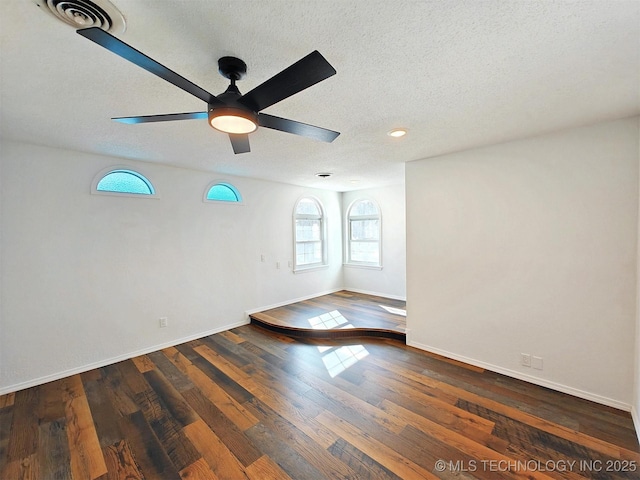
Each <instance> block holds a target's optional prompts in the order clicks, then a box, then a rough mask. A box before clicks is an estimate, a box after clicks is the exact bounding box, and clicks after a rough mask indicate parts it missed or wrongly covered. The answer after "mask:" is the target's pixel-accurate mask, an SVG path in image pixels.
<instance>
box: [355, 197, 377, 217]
mask: <svg viewBox="0 0 640 480" xmlns="http://www.w3.org/2000/svg"><path fill="white" fill-rule="evenodd" d="M350 215H351V216H357V215H378V209H377V208H376V205H375V203H373V202H372V201H370V200H360V201H359V202H357V203H355V204H354V205H353V207H351V212H350Z"/></svg>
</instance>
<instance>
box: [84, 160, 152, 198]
mask: <svg viewBox="0 0 640 480" xmlns="http://www.w3.org/2000/svg"><path fill="white" fill-rule="evenodd" d="M114 170H129V171H131V172H134V173H137V174H138V175H140V176H142V177H144V178H145V179H146V180H147V182H149V183H150V184H151V186H152V187H153V191H154V193H151V194H146V193H127V192H109V191H104V190H98V183H100V180H102V179H103V178H104V177H105V176H106V175H107V174H109V173H111V172H113V171H114ZM91 195H106V196H110V197H129V198H160V195H159V194H158V189H157V188H156V184H155V182H154V181H153V180H151V178H150V177H149V175H147V174H146V173H145V172H143V171H141V170H140V169H139V168H137V167H132V166H131V165H112V166H110V167H107V168H103V169H102V170H100V171H99V172H98V173H97V175H96V176H95V177H93V181H92V182H91Z"/></svg>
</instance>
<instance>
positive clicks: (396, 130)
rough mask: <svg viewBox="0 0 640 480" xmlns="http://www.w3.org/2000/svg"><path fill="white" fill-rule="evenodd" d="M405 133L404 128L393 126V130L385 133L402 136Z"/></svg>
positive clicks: (391, 135)
mask: <svg viewBox="0 0 640 480" xmlns="http://www.w3.org/2000/svg"><path fill="white" fill-rule="evenodd" d="M406 134H407V130H406V129H404V128H394V129H393V130H389V131H388V132H387V135H389V136H390V137H396V138H397V137H404V136H405V135H406Z"/></svg>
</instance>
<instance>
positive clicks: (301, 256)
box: [293, 197, 327, 270]
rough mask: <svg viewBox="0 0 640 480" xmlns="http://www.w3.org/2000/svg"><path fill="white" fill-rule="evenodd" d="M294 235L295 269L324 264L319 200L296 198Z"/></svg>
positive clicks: (324, 231)
mask: <svg viewBox="0 0 640 480" xmlns="http://www.w3.org/2000/svg"><path fill="white" fill-rule="evenodd" d="M293 218H294V220H293V223H294V225H293V227H294V232H295V233H294V235H295V270H304V269H307V268H313V267H319V266H322V265H326V263H327V253H326V226H325V221H324V211H323V208H322V204H321V203H320V201H319V200H317V199H315V198H312V197H304V198H301V199H300V200H298V203H296V208H295V210H294V215H293Z"/></svg>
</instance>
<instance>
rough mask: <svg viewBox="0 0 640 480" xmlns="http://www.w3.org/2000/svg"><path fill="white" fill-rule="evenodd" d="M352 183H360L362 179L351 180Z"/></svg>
mask: <svg viewBox="0 0 640 480" xmlns="http://www.w3.org/2000/svg"><path fill="white" fill-rule="evenodd" d="M351 183H352V184H354V185H355V184H357V183H360V180H351Z"/></svg>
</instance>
